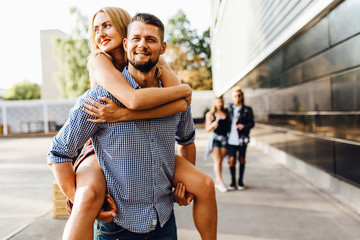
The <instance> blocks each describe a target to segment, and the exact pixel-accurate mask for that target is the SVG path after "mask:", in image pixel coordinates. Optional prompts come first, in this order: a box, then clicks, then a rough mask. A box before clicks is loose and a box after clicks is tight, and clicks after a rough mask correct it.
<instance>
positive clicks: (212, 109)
mask: <svg viewBox="0 0 360 240" xmlns="http://www.w3.org/2000/svg"><path fill="white" fill-rule="evenodd" d="M217 99H220V100H221V101H222V102H223V106H222V107H221V109H220V110H221V111H222V112H225V107H224V98H223V96H220V97H215V98H214V99H213V103H212V105H211V109H210V112H211V113H212V114H215V112H216V107H215V100H217Z"/></svg>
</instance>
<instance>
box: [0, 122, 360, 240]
mask: <svg viewBox="0 0 360 240" xmlns="http://www.w3.org/2000/svg"><path fill="white" fill-rule="evenodd" d="M208 137H209V134H208V133H206V132H205V131H204V130H203V129H201V128H200V129H197V138H196V145H197V166H198V168H199V169H200V170H202V171H203V172H205V173H207V174H209V175H210V176H212V177H214V174H213V170H212V161H211V158H210V159H209V160H207V161H203V159H202V158H203V155H204V152H205V146H206V144H207V139H208ZM50 141H51V138H50V137H33V138H2V139H0V190H1V195H0V239H11V240H20V239H37V240H41V239H51V240H52V239H54V240H56V239H61V234H62V230H63V228H64V225H65V223H66V220H67V219H55V218H53V215H52V211H51V210H52V192H51V191H52V190H51V184H52V182H53V180H54V178H53V176H52V174H51V172H50V170H49V168H48V166H47V164H46V160H45V153H46V150H47V148H48V147H49V144H50ZM223 167H224V169H223V174H224V179H225V180H229V178H230V177H229V171H228V167H227V163H226V162H224V163H223ZM245 184H246V186H247V189H246V190H244V191H231V192H227V193H220V192H218V191H217V203H218V212H219V217H218V222H219V224H218V239H219V240H235V239H244V240H274V239H279V240H292V239H295V240H303V239H304V240H305V239H311V240H322V239H324V240H325V239H326V240H337V239H339V240H340V239H341V240H351V239H354V240H355V239H360V216H359V214H357V213H355V212H354V211H352V209H350V208H349V207H347V206H345V205H342V204H341V203H340V202H337V201H336V200H335V198H333V197H332V196H331V195H329V194H328V193H326V192H323V191H321V190H319V189H317V188H316V187H314V186H313V185H312V184H311V183H309V182H308V181H307V180H306V179H303V178H301V177H300V176H298V175H297V174H295V173H293V172H292V171H290V170H289V169H286V168H285V167H283V165H281V164H280V163H278V162H277V161H276V159H273V158H272V157H271V156H269V155H266V154H264V153H263V152H261V151H260V150H259V149H256V148H255V147H254V146H249V148H248V153H247V165H246V170H245ZM191 212H192V209H191V207H190V206H188V207H179V206H176V207H175V215H176V220H177V226H178V236H179V239H180V240H196V239H200V238H199V235H198V233H197V231H196V229H195V227H194V224H193V220H192V216H191Z"/></svg>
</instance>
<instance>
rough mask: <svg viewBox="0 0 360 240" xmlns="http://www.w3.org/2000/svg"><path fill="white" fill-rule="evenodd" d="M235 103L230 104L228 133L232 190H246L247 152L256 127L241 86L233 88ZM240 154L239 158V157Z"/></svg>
mask: <svg viewBox="0 0 360 240" xmlns="http://www.w3.org/2000/svg"><path fill="white" fill-rule="evenodd" d="M231 97H232V100H233V103H232V104H230V105H229V113H230V118H231V128H230V132H229V135H228V155H229V166H230V174H231V184H230V186H229V189H231V190H235V189H238V190H244V189H245V185H244V182H243V177H244V171H245V153H246V148H247V144H248V143H249V141H250V139H249V133H250V129H251V128H253V127H254V116H253V111H252V109H251V107H249V106H246V105H244V93H243V92H242V90H241V88H240V87H234V88H233V89H232V93H231ZM237 155H238V158H237ZM237 159H238V160H239V162H240V166H239V180H238V185H237V186H236V174H235V172H236V160H237Z"/></svg>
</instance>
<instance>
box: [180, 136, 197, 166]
mask: <svg viewBox="0 0 360 240" xmlns="http://www.w3.org/2000/svg"><path fill="white" fill-rule="evenodd" d="M179 155H180V156H181V157H183V158H185V159H187V160H188V161H189V162H191V163H192V164H193V165H195V161H196V146H195V142H193V143H190V144H189V145H179Z"/></svg>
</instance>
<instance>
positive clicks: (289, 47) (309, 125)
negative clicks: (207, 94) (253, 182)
mask: <svg viewBox="0 0 360 240" xmlns="http://www.w3.org/2000/svg"><path fill="white" fill-rule="evenodd" d="M212 11H213V12H212V25H211V38H212V39H211V40H212V46H211V49H212V70H213V82H214V91H215V93H216V95H221V94H224V93H226V92H227V91H228V90H229V89H230V88H231V87H233V86H234V85H238V86H240V87H242V88H243V89H244V92H245V104H247V105H250V106H252V107H253V110H254V112H255V117H256V122H257V125H256V128H255V129H254V130H253V132H252V136H253V139H255V141H256V143H257V144H258V145H259V146H261V147H262V148H264V149H267V150H268V151H270V152H271V153H273V154H277V156H279V157H280V156H281V158H282V159H283V161H284V163H285V164H287V165H288V166H289V167H291V168H294V169H295V170H297V171H299V172H301V173H302V174H303V176H304V177H306V178H307V179H310V180H311V181H312V182H313V183H315V184H317V185H320V186H321V187H324V188H326V189H328V190H330V191H332V192H334V193H335V194H338V195H339V196H340V197H341V198H343V199H344V200H345V201H347V202H348V203H350V204H351V205H352V206H354V207H356V208H357V209H358V210H360V205H359V204H360V191H359V189H360V188H359V187H360V129H359V125H360V54H359V52H360V51H359V50H360V35H359V33H360V15H359V14H358V13H359V12H360V1H358V0H346V1H339V0H313V1H311V0H272V1H268V0H256V1H253V0H242V1H236V0H212Z"/></svg>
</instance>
